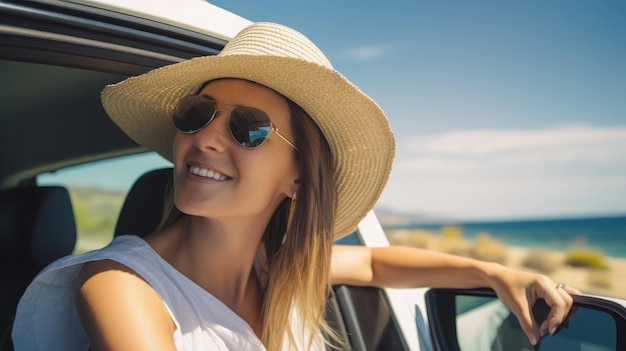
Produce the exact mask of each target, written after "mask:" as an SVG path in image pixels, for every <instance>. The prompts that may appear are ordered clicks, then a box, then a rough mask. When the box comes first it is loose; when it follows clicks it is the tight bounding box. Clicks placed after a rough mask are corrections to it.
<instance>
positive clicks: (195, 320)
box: [12, 235, 324, 351]
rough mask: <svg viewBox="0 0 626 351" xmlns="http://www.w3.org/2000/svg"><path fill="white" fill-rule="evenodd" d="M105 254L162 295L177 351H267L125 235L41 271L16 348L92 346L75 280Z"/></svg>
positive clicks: (28, 296) (23, 306)
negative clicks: (77, 302)
mask: <svg viewBox="0 0 626 351" xmlns="http://www.w3.org/2000/svg"><path fill="white" fill-rule="evenodd" d="M103 259H109V260H113V261H116V262H119V263H121V264H123V265H125V266H127V267H128V268H130V269H132V270H133V271H135V272H136V273H137V274H138V275H140V276H141V277H142V278H143V279H145V280H146V281H147V282H148V284H150V285H151V286H152V288H154V290H155V291H156V292H157V293H158V294H159V296H160V297H161V299H162V300H163V303H164V304H165V306H166V308H167V309H168V311H169V313H170V316H171V317H172V319H173V321H174V323H175V324H176V331H175V332H174V343H175V345H176V348H177V349H178V350H186V351H187V350H265V347H264V346H263V344H262V343H261V341H260V340H259V339H258V338H257V336H256V334H254V331H253V330H252V328H250V326H249V325H248V324H247V323H246V322H245V321H244V320H243V319H242V318H241V317H239V316H238V315H237V314H236V313H235V312H233V311H232V310H231V309H230V308H228V307H227V306H226V305H224V304H223V303H222V302H221V301H220V300H218V299H217V298H216V297H215V296H213V295H211V294H210V293H209V292H208V291H206V290H204V289H202V288H201V287H200V286H198V285H197V284H196V283H194V282H193V281H192V280H190V279H189V278H187V277H186V276H184V275H183V274H182V273H180V272H179V271H177V270H176V269H175V268H174V267H172V266H171V265H170V264H169V263H168V262H167V261H165V260H164V259H163V258H162V257H161V256H159V254H157V253H156V252H155V251H154V250H153V249H152V247H151V246H150V245H148V243H146V242H145V241H144V240H143V239H141V238H140V237H138V236H135V235H123V236H118V237H116V238H115V239H114V240H113V241H112V242H111V243H110V244H109V245H108V246H107V247H105V248H103V249H100V250H95V251H91V252H88V253H85V254H83V255H78V256H68V257H64V258H61V259H59V260H57V261H56V262H54V263H52V264H51V265H49V266H48V267H46V268H45V269H44V270H43V271H42V272H41V273H39V274H38V275H37V277H36V278H35V279H34V280H33V282H32V283H31V285H30V286H29V287H28V288H27V289H26V292H25V293H24V295H23V296H22V299H21V300H20V303H19V305H18V308H17V316H16V319H15V323H14V326H13V334H12V337H13V343H14V345H15V350H16V351H21V350H28V351H36V350H68V351H71V350H80V351H84V350H87V349H88V347H89V340H88V339H87V335H86V333H85V330H84V329H83V326H82V324H81V322H80V319H79V317H78V312H77V311H76V307H75V302H74V292H75V286H76V279H77V277H78V274H79V272H80V270H81V268H82V265H83V264H84V263H85V262H89V261H97V260H103ZM294 321H295V318H294ZM299 329H300V328H296V327H294V328H293V331H294V333H295V335H296V337H297V339H304V338H302V336H300V335H299V334H298V333H297V331H298V330H299ZM318 334H319V333H318ZM298 336H300V337H298ZM317 341H318V342H317V343H316V347H315V348H316V349H317V348H319V349H323V348H324V346H323V342H322V341H321V340H320V337H317Z"/></svg>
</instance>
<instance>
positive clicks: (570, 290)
mask: <svg viewBox="0 0 626 351" xmlns="http://www.w3.org/2000/svg"><path fill="white" fill-rule="evenodd" d="M563 289H564V290H565V291H567V293H568V294H570V295H582V292H581V291H580V290H578V289H576V288H572V287H571V286H569V285H565V287H564V288H563Z"/></svg>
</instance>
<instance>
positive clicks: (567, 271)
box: [506, 246, 626, 299]
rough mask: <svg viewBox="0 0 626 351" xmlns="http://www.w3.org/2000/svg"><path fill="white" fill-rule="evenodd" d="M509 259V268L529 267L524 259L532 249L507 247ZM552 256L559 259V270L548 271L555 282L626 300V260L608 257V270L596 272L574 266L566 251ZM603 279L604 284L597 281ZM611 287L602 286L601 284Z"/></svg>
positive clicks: (587, 291)
mask: <svg viewBox="0 0 626 351" xmlns="http://www.w3.org/2000/svg"><path fill="white" fill-rule="evenodd" d="M506 250H507V262H506V265H507V266H509V267H514V268H519V269H526V270H529V269H528V268H526V267H524V266H523V264H522V263H523V261H524V259H525V258H526V257H528V254H529V253H530V251H531V250H530V249H527V248H522V247H513V246H507V247H506ZM550 255H552V256H553V257H552V259H553V260H554V262H555V270H554V271H553V272H550V273H547V275H548V276H549V277H550V278H552V279H553V280H554V281H555V282H560V283H561V282H562V283H564V284H567V285H570V286H573V287H575V288H577V289H578V290H580V291H582V292H583V293H586V294H594V295H603V296H611V297H617V298H620V299H626V259H623V258H615V257H609V256H606V257H605V261H606V263H607V266H608V269H607V270H606V271H594V270H592V269H589V268H580V267H571V266H568V265H566V264H564V263H563V262H565V253H564V252H560V251H551V252H550ZM594 281H596V282H597V281H600V282H601V283H602V284H598V283H595V284H594ZM605 284H606V285H607V286H601V285H605Z"/></svg>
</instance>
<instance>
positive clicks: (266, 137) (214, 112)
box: [172, 94, 298, 150]
mask: <svg viewBox="0 0 626 351" xmlns="http://www.w3.org/2000/svg"><path fill="white" fill-rule="evenodd" d="M192 96H193V97H200V98H205V99H206V100H207V101H210V102H211V103H213V105H214V106H215V110H214V111H213V114H211V117H209V119H208V120H207V121H206V123H204V124H203V125H202V126H201V127H200V128H198V129H194V130H189V131H186V130H180V129H178V127H177V126H176V122H173V123H174V127H175V128H176V130H177V131H179V132H180V133H183V134H193V133H197V132H199V131H200V130H202V129H203V128H205V127H206V126H208V125H209V124H211V122H213V119H215V116H217V113H218V112H220V111H224V112H228V132H229V134H230V136H231V138H233V140H234V141H235V143H237V145H239V146H241V147H243V148H245V149H256V148H259V147H260V146H261V145H263V144H265V141H267V139H269V137H270V134H272V132H274V133H276V135H278V136H279V137H280V138H281V139H282V140H283V141H285V142H286V143H287V144H289V146H291V147H292V148H294V149H295V150H298V148H297V147H296V146H295V145H294V144H293V143H292V142H291V141H289V140H288V139H287V138H286V137H285V136H284V135H282V134H281V133H280V132H279V131H278V128H277V127H275V126H274V123H272V119H271V118H270V116H269V115H268V114H267V113H266V112H265V111H263V110H260V109H258V108H256V107H249V106H241V105H233V104H229V103H224V102H220V104H222V105H228V106H233V108H232V109H230V110H229V109H223V108H217V102H216V101H214V100H211V99H209V98H208V97H206V96H202V95H198V94H192V95H187V96H184V97H183V98H181V99H180V100H179V102H178V104H176V108H175V111H176V110H178V106H179V105H180V103H181V102H182V101H183V100H185V99H187V98H189V97H192ZM194 105H195V104H193V105H190V106H194ZM240 107H244V108H251V109H255V110H259V111H261V112H263V113H264V114H265V115H266V116H267V119H268V120H269V122H270V130H269V132H268V133H267V135H266V136H265V138H264V139H263V141H262V142H261V143H260V144H259V145H256V146H245V145H242V144H241V143H240V142H239V141H238V140H237V138H235V136H234V135H233V131H232V129H231V128H230V118H231V115H232V112H233V111H234V110H236V109H237V108H240ZM175 118H176V117H174V115H172V120H174V119H175Z"/></svg>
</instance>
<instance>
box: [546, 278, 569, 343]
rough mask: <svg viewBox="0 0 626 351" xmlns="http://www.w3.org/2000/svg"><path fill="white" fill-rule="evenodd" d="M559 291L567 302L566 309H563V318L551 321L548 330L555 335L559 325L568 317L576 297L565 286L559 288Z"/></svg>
mask: <svg viewBox="0 0 626 351" xmlns="http://www.w3.org/2000/svg"><path fill="white" fill-rule="evenodd" d="M557 291H558V292H559V294H561V297H562V298H563V302H565V310H564V311H563V318H562V319H561V320H551V321H550V325H549V326H548V331H549V332H550V335H554V333H555V332H556V330H557V329H558V327H559V326H560V325H561V324H562V323H563V322H564V321H565V318H567V315H568V314H569V312H570V310H571V308H572V305H573V303H574V298H572V296H571V295H570V293H569V292H567V291H566V289H565V288H560V289H557Z"/></svg>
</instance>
